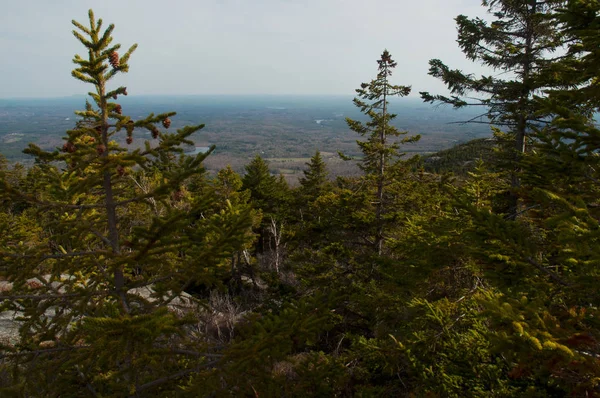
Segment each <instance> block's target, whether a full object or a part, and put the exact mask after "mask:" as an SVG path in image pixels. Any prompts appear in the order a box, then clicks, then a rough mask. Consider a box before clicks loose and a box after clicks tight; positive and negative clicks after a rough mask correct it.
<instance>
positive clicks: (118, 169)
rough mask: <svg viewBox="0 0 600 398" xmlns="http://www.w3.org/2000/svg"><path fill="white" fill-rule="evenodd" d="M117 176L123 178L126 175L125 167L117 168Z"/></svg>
mask: <svg viewBox="0 0 600 398" xmlns="http://www.w3.org/2000/svg"><path fill="white" fill-rule="evenodd" d="M117 174H118V175H119V176H121V177H123V176H124V175H125V174H126V171H125V167H123V166H117Z"/></svg>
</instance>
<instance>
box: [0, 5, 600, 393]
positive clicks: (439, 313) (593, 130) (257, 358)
mask: <svg viewBox="0 0 600 398" xmlns="http://www.w3.org/2000/svg"><path fill="white" fill-rule="evenodd" d="M482 4H483V6H484V7H485V8H486V9H487V10H488V12H489V14H488V18H487V19H485V20H484V19H480V18H469V17H468V16H463V15H461V16H458V17H457V18H456V23H457V28H458V40H457V43H458V45H459V46H460V48H461V50H462V51H463V52H464V54H465V57H467V58H468V59H470V60H472V61H474V62H476V63H479V64H482V65H486V66H488V67H490V68H491V69H492V70H494V71H495V72H497V73H495V74H494V75H491V76H479V77H478V76H476V75H474V74H470V73H468V72H464V71H461V70H455V69H451V67H449V66H447V65H445V64H444V63H443V62H442V61H441V60H431V61H430V70H429V74H430V75H431V76H432V77H433V78H437V79H440V80H441V81H443V82H444V83H445V84H446V85H447V87H448V89H449V92H450V94H449V95H438V94H434V93H427V92H422V93H420V94H421V97H422V99H423V100H424V101H426V102H430V103H432V104H448V105H449V106H452V107H455V108H464V107H471V106H472V107H479V108H478V109H481V114H482V115H483V116H484V117H485V118H486V120H487V121H488V122H489V125H490V128H491V129H492V131H493V133H494V135H493V138H491V139H484V140H478V141H474V142H471V143H468V144H466V145H463V146H461V147H457V148H454V149H452V150H450V151H443V152H440V153H438V154H435V155H434V156H430V157H428V158H426V159H422V158H420V157H419V156H408V155H407V154H406V153H405V152H406V151H405V148H406V146H407V145H406V144H408V143H412V142H416V141H417V140H419V138H420V137H419V136H418V135H415V134H411V133H410V132H406V131H401V130H400V129H398V128H396V127H394V124H393V123H392V122H393V120H394V118H395V117H396V115H395V114H394V108H393V102H390V99H391V98H393V97H398V96H400V97H403V96H406V95H408V94H409V93H410V92H411V87H410V86H409V85H396V84H395V83H394V82H395V79H396V75H395V74H393V72H396V70H395V67H396V66H397V65H396V62H395V61H394V57H393V56H392V54H390V53H389V52H388V51H387V50H385V51H383V52H382V54H381V57H380V59H378V60H377V64H376V65H375V63H374V68H373V78H372V80H368V81H367V82H366V83H362V84H360V83H359V82H357V84H359V86H358V87H359V88H358V89H357V90H356V98H355V99H354V104H355V105H356V106H357V109H359V110H360V112H361V113H362V115H363V116H362V117H361V118H360V119H350V118H347V120H346V122H347V125H348V134H353V135H354V136H355V137H356V138H357V145H358V151H357V153H359V155H358V156H357V155H355V154H347V153H341V152H340V153H339V157H340V158H341V159H344V160H345V161H347V162H350V163H354V164H357V165H358V169H359V170H360V172H359V175H357V176H353V177H337V178H336V179H333V178H330V174H329V170H328V169H327V165H326V163H325V162H324V161H323V157H322V154H321V153H320V152H319V151H316V152H315V153H314V155H313V156H312V158H311V159H310V161H309V162H308V163H307V164H306V168H305V170H304V172H303V175H302V178H300V180H299V184H298V186H296V187H290V186H288V184H287V182H286V180H285V179H284V178H283V177H282V176H278V175H273V174H272V173H270V171H269V164H268V163H267V162H266V161H265V160H264V159H263V158H261V157H260V156H258V155H257V156H256V157H254V158H253V159H252V160H251V161H250V162H249V163H248V164H247V165H246V166H245V171H244V172H243V173H237V172H236V171H234V170H233V169H232V168H231V167H224V168H222V169H221V170H219V171H218V172H217V173H216V174H213V173H208V172H207V170H206V168H205V167H204V163H205V159H207V158H208V157H210V156H211V153H212V151H213V150H214V147H211V148H210V149H209V150H208V151H207V152H206V153H199V154H196V155H193V156H190V155H187V154H186V153H184V149H183V148H184V147H185V146H186V145H188V144H191V143H192V141H191V137H192V135H193V134H194V133H196V132H199V131H201V130H202V128H203V127H204V125H202V124H197V125H191V126H185V127H181V128H176V127H175V126H171V124H172V123H173V122H172V119H173V120H176V118H177V115H176V113H175V112H167V113H160V114H149V115H148V116H147V117H144V118H133V117H132V116H130V115H128V110H127V107H126V106H122V105H121V104H120V102H119V99H120V98H122V97H123V96H126V95H127V94H128V92H127V88H126V87H113V86H111V79H112V78H113V77H115V76H117V75H119V74H123V73H126V72H129V61H130V56H131V55H132V54H133V53H134V51H135V49H136V45H133V46H131V47H130V48H129V49H127V50H122V49H121V46H120V45H119V44H115V43H114V42H113V30H114V26H113V25H109V26H108V27H106V28H104V27H103V25H104V24H103V22H102V20H101V19H97V18H96V17H95V16H94V14H93V13H92V11H90V13H89V21H88V22H86V23H85V24H82V23H79V22H76V21H73V25H74V26H75V30H74V31H73V34H74V36H75V38H76V39H77V40H79V41H80V42H81V44H82V46H83V53H84V54H86V55H85V56H79V55H75V57H74V59H73V61H74V63H75V69H74V70H73V71H72V76H73V77H74V78H75V79H78V80H80V81H83V82H85V83H88V84H89V87H90V90H91V91H90V93H89V97H88V98H89V100H88V102H86V104H85V108H84V109H82V110H79V111H76V112H75V113H76V115H78V116H80V117H81V119H80V120H78V121H77V122H76V124H75V125H74V126H73V127H72V129H70V130H69V131H67V132H66V137H65V138H64V143H63V145H62V146H61V147H58V148H56V150H53V151H46V150H43V149H41V148H40V147H38V146H36V145H35V144H30V145H29V146H28V148H27V149H25V153H27V154H28V155H30V156H31V157H32V158H33V159H34V160H35V163H34V164H33V165H32V166H31V167H23V166H21V165H19V164H13V163H9V162H8V161H6V160H5V159H0V230H1V231H2V233H0V300H1V302H0V303H1V304H0V305H1V307H0V321H2V322H1V323H0V326H1V330H0V345H1V351H0V393H1V394H2V396H6V397H8V396H15V397H58V396H60V397H87V396H94V397H101V396H116V397H124V396H131V397H151V396H160V397H171V396H172V397H175V396H177V397H179V396H190V397H192V396H193V397H195V396H210V397H220V396H253V397H306V396H340V397H349V396H364V397H371V396H384V397H391V396H400V397H402V396H406V397H567V396H569V397H593V396H600V310H599V304H600V297H599V295H600V291H599V290H598V285H599V283H600V272H599V270H600V268H599V267H600V264H599V263H600V242H599V240H600V225H599V222H600V202H599V199H598V197H599V196H598V194H599V193H600V184H599V180H600V164H599V159H600V158H599V152H598V148H599V147H600V130H599V129H598V126H597V124H596V122H595V119H594V115H595V114H596V112H597V111H598V109H599V107H600V90H599V87H600V53H599V51H598V48H599V46H600V16H599V15H598V13H599V11H600V2H598V1H597V0H568V1H567V0H484V1H483V2H482ZM366 78H367V79H368V78H369V77H366ZM403 83H405V84H410V82H403ZM473 122H476V123H480V122H481V118H478V119H477V120H473Z"/></svg>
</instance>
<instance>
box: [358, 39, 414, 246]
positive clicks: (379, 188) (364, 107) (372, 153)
mask: <svg viewBox="0 0 600 398" xmlns="http://www.w3.org/2000/svg"><path fill="white" fill-rule="evenodd" d="M377 64H378V70H379V71H378V73H377V77H376V78H375V79H373V80H371V81H370V82H369V83H362V84H361V86H360V88H359V89H356V93H357V94H358V96H357V97H356V98H354V104H355V105H356V106H357V107H358V108H360V110H361V112H363V113H364V114H365V115H366V116H367V117H368V118H369V121H367V122H364V123H363V122H361V121H359V120H352V119H350V118H346V122H347V123H348V126H349V127H350V129H351V130H353V131H355V132H357V133H358V134H360V136H361V137H366V140H365V141H360V140H359V141H357V143H358V146H359V147H360V150H361V151H362V153H363V157H362V159H361V161H360V165H359V166H360V168H361V170H362V171H363V172H364V174H365V178H366V179H368V180H370V181H371V182H372V183H373V185H374V186H375V190H376V193H375V197H374V199H373V201H374V204H375V220H374V224H375V233H374V238H373V242H372V245H373V247H374V249H375V251H376V252H377V253H378V254H381V253H382V250H383V242H384V240H385V235H384V226H385V221H384V217H385V212H386V211H387V209H388V206H389V203H386V189H387V186H388V185H389V183H390V181H392V180H393V179H394V177H395V175H394V172H395V171H396V170H397V169H398V167H399V165H400V164H401V162H402V160H401V157H402V155H403V154H402V153H400V152H399V148H400V145H401V144H405V143H408V142H414V141H417V140H418V139H419V138H420V137H419V136H406V137H403V138H401V139H396V138H397V137H400V136H405V135H406V134H407V133H406V132H404V131H400V130H398V129H397V128H396V127H395V126H393V125H392V124H391V122H392V121H393V120H394V119H395V118H396V116H397V115H395V114H393V113H391V112H390V111H389V100H390V98H392V97H395V96H399V97H404V96H406V95H408V94H409V93H410V90H411V88H410V87H409V86H399V85H393V84H392V83H391V82H390V81H389V77H390V76H391V75H392V72H393V69H394V68H395V67H396V65H397V64H396V61H394V60H393V59H392V56H391V54H390V53H389V52H388V51H387V50H384V52H383V53H382V54H381V58H380V59H379V60H377Z"/></svg>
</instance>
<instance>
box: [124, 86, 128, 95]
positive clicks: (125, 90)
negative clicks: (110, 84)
mask: <svg viewBox="0 0 600 398" xmlns="http://www.w3.org/2000/svg"><path fill="white" fill-rule="evenodd" d="M123 95H127V87H125V88H124V89H123Z"/></svg>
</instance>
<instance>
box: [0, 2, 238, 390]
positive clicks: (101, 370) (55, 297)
mask: <svg viewBox="0 0 600 398" xmlns="http://www.w3.org/2000/svg"><path fill="white" fill-rule="evenodd" d="M73 25H74V26H75V28H76V30H74V31H73V34H74V36H75V37H76V38H77V39H78V40H79V41H80V42H81V44H83V46H84V48H85V51H86V54H87V56H86V57H81V56H79V55H75V57H74V59H73V62H74V63H75V64H76V69H74V70H73V72H72V75H73V77H75V78H76V79H78V80H80V81H82V82H85V83H88V84H90V85H91V86H92V91H91V92H90V93H89V95H90V97H91V102H87V103H86V107H85V109H84V110H82V111H77V112H76V114H77V115H78V116H80V117H81V118H82V119H81V120H80V121H79V122H78V123H77V125H76V126H75V128H74V129H72V130H70V131H68V132H67V137H65V143H64V145H63V147H62V148H60V150H57V151H53V152H46V151H43V150H41V149H40V148H38V147H37V146H35V145H32V144H30V145H29V148H28V149H27V150H26V152H27V153H29V154H31V155H33V156H35V159H36V164H37V166H36V168H35V170H36V179H35V184H36V185H35V189H30V190H26V191H23V190H21V189H19V187H18V186H14V184H11V182H10V180H9V179H7V178H4V177H5V173H6V172H5V171H0V173H1V174H2V175H0V195H1V196H2V197H8V198H12V199H17V200H21V201H26V202H27V203H28V204H29V205H30V206H31V207H32V208H33V209H35V211H36V213H35V214H36V218H37V220H38V221H37V223H36V224H37V225H35V226H33V227H32V226H28V225H27V224H25V223H23V224H21V225H18V224H14V223H13V224H11V223H9V224H8V225H3V226H5V227H7V232H6V237H5V238H3V239H2V240H0V259H1V260H2V264H3V267H2V269H1V272H2V274H1V275H2V278H3V279H5V280H6V281H8V282H10V284H11V286H10V289H5V291H4V292H2V296H1V299H2V307H1V309H2V311H9V313H13V314H15V315H16V316H17V318H16V320H17V321H18V325H19V336H18V338H17V339H16V340H14V339H11V340H10V341H8V342H4V345H3V347H2V348H3V351H4V354H3V355H2V361H3V363H2V366H3V371H8V370H10V372H11V375H12V376H11V379H12V380H11V382H12V383H10V385H8V386H7V385H6V384H5V385H4V386H3V387H6V388H8V390H9V391H12V392H13V393H15V394H18V395H24V396H31V395H34V396H58V395H63V394H65V392H67V391H68V392H69V393H70V394H71V395H72V396H88V395H93V396H101V395H102V396H107V395H110V396H129V395H135V396H147V395H149V394H150V395H156V394H159V395H162V394H166V393H168V392H169V391H174V390H176V389H177V384H178V383H179V380H180V379H181V378H186V377H189V376H190V375H193V374H194V373H197V372H198V371H199V370H200V369H201V368H202V367H206V366H212V363H214V358H215V354H214V353H213V354H205V352H206V350H209V349H210V348H209V347H207V346H206V343H205V341H204V340H203V339H202V337H201V336H198V335H196V334H194V333H193V328H192V327H191V325H192V324H194V323H195V322H197V321H196V320H194V319H193V318H192V317H191V314H192V312H193V311H195V309H196V307H197V304H196V301H195V300H194V299H192V298H191V297H189V296H186V295H185V294H184V292H183V290H184V289H185V288H186V286H189V285H190V284H192V283H194V282H198V281H202V282H205V283H211V278H212V274H213V272H212V270H213V269H215V268H217V267H219V266H223V265H226V263H227V261H228V260H229V258H230V256H231V255H232V253H234V252H235V251H237V250H239V249H240V248H242V247H243V245H244V244H245V243H246V242H247V241H248V239H249V237H248V235H247V234H246V231H247V230H248V227H249V226H250V218H249V213H248V211H247V210H245V209H243V208H241V209H240V208H239V207H236V206H235V205H233V204H230V205H229V206H226V207H225V208H220V209H219V208H215V206H214V205H213V204H212V199H213V196H211V195H202V194H198V195H196V196H192V195H191V194H190V193H189V192H188V191H187V190H186V188H185V185H186V184H187V181H188V180H189V179H190V178H191V177H193V176H195V175H198V174H200V173H203V167H202V162H203V160H204V158H205V157H206V156H208V154H199V155H197V156H193V157H189V156H185V155H183V149H182V148H181V146H180V145H181V144H190V143H191V141H190V136H191V134H193V133H195V132H197V131H199V130H200V129H202V127H203V125H196V126H188V127H183V128H181V129H178V130H177V131H176V132H174V133H168V132H167V130H168V129H169V128H170V125H171V118H172V117H174V116H175V113H174V112H168V113H163V114H158V115H155V114H150V115H148V116H147V117H145V118H142V119H138V120H134V119H133V118H132V117H130V116H128V115H127V114H126V109H125V107H124V106H122V105H121V104H120V103H119V102H118V98H119V97H121V96H124V95H127V94H128V93H127V89H126V88H125V87H117V88H110V86H109V85H110V83H111V80H112V78H114V77H115V76H117V75H118V74H121V73H125V72H128V71H129V58H130V56H131V54H132V53H133V51H134V50H135V49H136V45H134V46H132V47H130V48H129V50H127V51H125V52H124V53H122V54H121V55H119V53H118V51H119V49H120V45H119V44H114V43H113V37H112V32H113V29H114V26H113V25H109V26H108V27H107V28H106V29H103V28H102V25H103V23H102V20H101V19H96V18H95V16H94V14H93V12H92V11H91V10H90V12H89V25H87V26H86V25H83V24H81V23H79V22H76V21H73ZM144 131H147V132H148V133H149V134H150V135H151V137H152V140H148V141H144V142H143V144H142V145H135V144H137V142H136V141H139V140H141V139H142V138H141V136H142V134H143V132H144ZM124 142H125V143H126V145H127V146H124V145H123V143H124ZM132 146H134V147H133V149H131V148H132ZM24 228H27V229H28V230H29V232H28V233H27V235H29V236H26V235H24ZM32 233H34V234H36V235H37V236H31V235H32ZM25 238H26V239H25ZM181 311H183V314H186V313H187V314H188V315H185V316H182V312H181Z"/></svg>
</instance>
